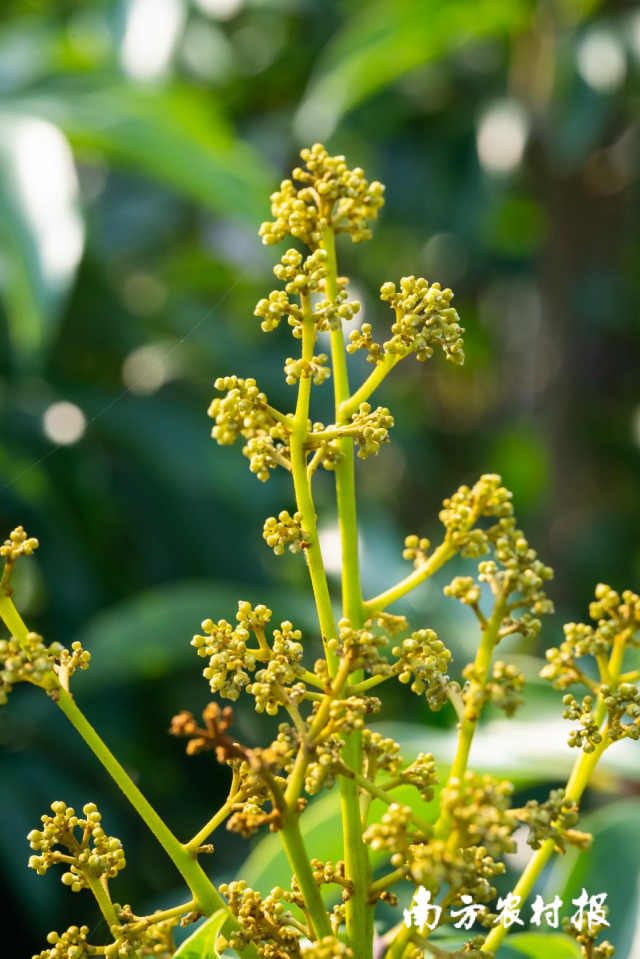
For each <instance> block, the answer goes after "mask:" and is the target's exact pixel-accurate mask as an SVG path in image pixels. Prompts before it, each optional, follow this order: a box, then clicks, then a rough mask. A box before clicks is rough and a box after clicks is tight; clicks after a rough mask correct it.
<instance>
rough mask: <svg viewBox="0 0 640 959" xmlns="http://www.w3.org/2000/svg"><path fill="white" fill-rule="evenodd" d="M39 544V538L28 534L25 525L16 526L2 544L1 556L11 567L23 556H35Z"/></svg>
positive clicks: (0, 547) (0, 548)
mask: <svg viewBox="0 0 640 959" xmlns="http://www.w3.org/2000/svg"><path fill="white" fill-rule="evenodd" d="M39 545H40V544H39V543H38V540H37V539H35V538H34V537H33V536H28V535H27V533H26V532H25V530H24V527H23V526H16V528H15V529H14V530H12V531H11V533H10V534H9V539H6V540H5V541H4V543H3V544H2V546H0V557H2V558H3V559H4V561H5V563H6V565H7V566H8V567H11V566H13V565H14V563H15V562H16V560H17V559H19V558H20V557H21V556H33V553H34V550H36V549H37V548H38V546H39Z"/></svg>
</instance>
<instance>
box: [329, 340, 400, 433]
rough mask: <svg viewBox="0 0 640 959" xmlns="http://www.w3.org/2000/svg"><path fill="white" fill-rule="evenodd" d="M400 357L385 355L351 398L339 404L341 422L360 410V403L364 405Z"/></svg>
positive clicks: (391, 354) (390, 354) (394, 354)
mask: <svg viewBox="0 0 640 959" xmlns="http://www.w3.org/2000/svg"><path fill="white" fill-rule="evenodd" d="M401 359H402V356H401V355H400V354H399V353H387V354H385V356H384V358H383V359H382V360H381V361H380V363H377V364H376V368H375V370H373V372H372V373H371V374H370V375H369V376H368V377H367V378H366V380H365V381H364V383H363V384H362V386H361V387H360V388H359V389H357V390H356V392H355V393H354V394H353V396H350V397H349V398H348V399H347V400H344V402H343V403H341V404H340V417H341V418H342V420H343V421H344V420H348V419H349V418H350V417H351V416H353V414H354V413H357V412H358V410H359V409H360V404H361V403H366V401H367V400H368V399H369V397H370V396H371V395H372V393H374V392H375V391H376V390H377V388H378V387H379V386H380V384H381V383H382V381H383V380H384V378H385V377H386V375H387V373H389V372H390V371H391V370H392V369H393V368H394V366H395V365H396V363H399V362H400V360H401Z"/></svg>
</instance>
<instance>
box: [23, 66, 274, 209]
mask: <svg viewBox="0 0 640 959" xmlns="http://www.w3.org/2000/svg"><path fill="white" fill-rule="evenodd" d="M18 102H19V103H22V105H23V108H24V109H27V108H28V110H29V111H30V112H32V113H35V114H37V115H39V116H41V117H44V118H46V119H48V120H50V121H51V122H53V123H55V124H56V125H57V126H59V127H60V129H61V130H63V131H64V132H65V133H66V134H67V136H68V137H69V139H70V141H71V143H72V145H73V146H74V147H88V148H90V149H92V150H97V151H100V152H102V153H104V155H105V156H106V157H107V158H108V159H110V160H112V161H113V162H114V163H121V164H123V165H126V166H132V167H135V168H136V169H139V170H141V171H142V172H144V173H146V174H148V175H150V176H153V177H155V178H157V179H158V180H161V181H162V182H163V183H166V184H168V185H169V186H170V187H172V188H173V189H175V190H177V191H178V192H179V193H181V194H183V195H185V196H190V197H192V198H193V199H194V200H197V201H198V202H200V203H203V204H204V205H205V206H207V207H209V208H210V209H212V210H216V211H219V212H223V213H227V214H231V215H234V216H238V215H239V216H243V217H246V218H247V219H250V220H251V221H252V223H255V221H256V219H260V218H261V217H264V216H265V215H266V214H267V212H268V200H267V197H268V195H269V192H270V189H271V188H272V186H273V181H274V177H273V175H272V173H271V171H270V170H269V168H268V165H267V164H266V162H265V161H264V160H263V159H262V157H260V156H258V154H257V153H255V152H254V150H253V149H252V148H251V147H249V146H248V145H247V144H245V143H243V142H242V141H241V140H239V139H237V138H236V136H235V135H234V132H233V130H232V129H231V128H230V127H229V125H228V124H227V122H226V121H225V119H224V118H223V116H222V114H221V113H220V111H219V110H218V109H217V106H216V104H215V101H213V100H212V97H211V94H210V93H209V92H205V91H203V90H200V89H197V88H191V87H187V86H180V85H175V86H171V87H168V88H165V87H163V88H161V89H148V88H144V87H140V86H133V85H128V84H123V83H119V84H112V85H108V86H103V87H102V88H100V87H97V88H95V89H89V90H87V89H86V84H85V86H84V87H83V88H82V89H74V88H73V87H70V88H67V89H61V90H57V91H56V92H55V93H48V94H42V95H40V96H39V95H35V96H33V97H29V98H28V99H26V100H21V101H18Z"/></svg>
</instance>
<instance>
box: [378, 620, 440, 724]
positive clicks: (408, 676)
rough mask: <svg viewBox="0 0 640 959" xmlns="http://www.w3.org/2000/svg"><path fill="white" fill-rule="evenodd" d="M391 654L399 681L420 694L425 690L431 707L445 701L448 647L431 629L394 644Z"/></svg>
mask: <svg viewBox="0 0 640 959" xmlns="http://www.w3.org/2000/svg"><path fill="white" fill-rule="evenodd" d="M393 655H394V656H396V657H397V659H398V662H397V664H396V667H395V670H396V671H397V673H398V679H399V680H400V682H401V683H411V689H412V691H413V692H414V693H418V694H419V695H420V694H422V693H424V692H425V691H426V693H427V699H428V700H429V704H430V706H431V708H432V709H436V710H437V709H439V708H440V707H441V706H442V705H444V702H445V701H446V684H447V683H448V681H449V677H448V676H447V675H446V672H447V667H448V665H449V663H451V662H452V661H453V657H452V655H451V652H450V650H448V649H447V648H446V646H445V645H444V643H443V642H442V640H440V639H438V637H437V635H436V634H435V633H434V631H433V630H432V629H419V630H417V631H416V632H415V633H412V634H411V636H410V637H409V638H408V639H405V640H404V641H403V643H402V645H401V646H396V647H395V648H394V650H393Z"/></svg>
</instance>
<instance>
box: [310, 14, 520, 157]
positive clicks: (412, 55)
mask: <svg viewBox="0 0 640 959" xmlns="http://www.w3.org/2000/svg"><path fill="white" fill-rule="evenodd" d="M530 9H531V5H530V4H529V3H527V2H524V0H513V2H510V3H504V2H502V0H448V2H445V0H399V2H396V3H387V2H384V0H382V2H378V3H373V4H367V5H365V6H364V7H363V8H362V10H361V11H360V12H359V13H358V14H357V15H356V16H355V17H352V18H351V20H349V21H348V22H347V23H346V25H345V26H344V27H343V29H342V30H341V31H340V32H339V33H338V34H337V36H336V37H335V38H334V39H333V41H332V42H331V43H330V44H329V46H328V47H327V49H326V50H325V51H324V53H323V56H322V57H321V59H320V64H319V67H318V70H317V72H316V74H315V76H314V77H313V78H312V80H311V83H310V86H309V89H308V91H307V95H306V97H305V99H304V100H303V102H302V105H301V106H300V108H299V110H298V114H297V126H298V130H299V132H300V134H301V135H302V136H303V137H304V138H306V137H308V136H315V137H316V138H317V137H324V136H328V135H329V134H330V133H331V132H332V131H333V130H334V129H335V127H336V126H337V124H338V122H339V121H340V119H341V117H343V116H344V115H345V114H347V113H348V112H349V111H350V110H352V109H353V108H354V107H355V106H357V105H358V104H359V103H361V102H362V101H363V100H366V99H367V98H368V97H370V96H371V95H372V94H374V93H376V92H377V91H378V90H381V89H382V88H384V87H386V86H388V85H389V84H391V83H393V82H394V81H396V80H397V79H399V78H400V77H401V76H403V75H404V74H406V73H409V72H410V71H411V70H414V69H416V67H419V66H421V65H423V64H425V63H430V62H432V61H434V60H436V59H437V58H439V57H442V56H445V55H446V54H448V53H451V52H452V51H454V50H456V49H458V48H459V47H460V46H462V45H463V44H466V43H473V42H474V41H477V40H480V39H484V38H486V37H491V36H505V35H507V34H508V33H509V32H510V31H513V30H516V29H519V28H523V27H524V26H526V24H527V22H528V19H529V11H530Z"/></svg>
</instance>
